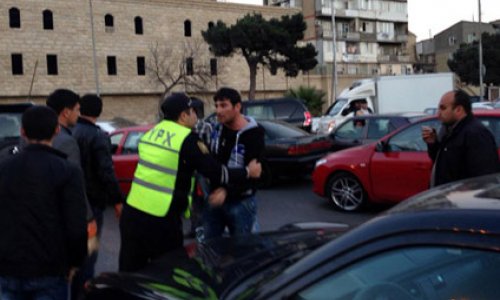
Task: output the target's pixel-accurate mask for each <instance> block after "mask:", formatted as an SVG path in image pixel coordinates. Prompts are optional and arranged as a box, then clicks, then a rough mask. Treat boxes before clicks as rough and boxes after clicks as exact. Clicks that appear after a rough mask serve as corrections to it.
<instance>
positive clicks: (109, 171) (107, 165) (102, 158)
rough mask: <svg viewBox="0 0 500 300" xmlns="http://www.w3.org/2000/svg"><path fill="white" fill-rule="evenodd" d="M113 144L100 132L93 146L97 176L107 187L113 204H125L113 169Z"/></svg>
mask: <svg viewBox="0 0 500 300" xmlns="http://www.w3.org/2000/svg"><path fill="white" fill-rule="evenodd" d="M110 149H111V142H110V140H109V137H108V136H107V135H106V134H104V133H103V132H99V133H98V135H97V137H96V139H95V142H94V144H93V151H92V153H93V155H95V162H96V163H97V166H96V170H97V176H98V177H99V179H100V181H101V182H102V183H104V185H105V187H106V191H105V192H106V193H107V196H108V199H109V200H110V202H111V203H114V204H116V203H121V202H123V195H122V193H121V190H120V185H119V184H118V180H117V179H116V175H115V170H114V168H113V160H112V159H111V150H110Z"/></svg>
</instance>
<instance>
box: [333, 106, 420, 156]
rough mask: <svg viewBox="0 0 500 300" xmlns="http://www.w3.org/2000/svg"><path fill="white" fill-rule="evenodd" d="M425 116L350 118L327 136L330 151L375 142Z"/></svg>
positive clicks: (404, 114) (414, 114)
mask: <svg viewBox="0 0 500 300" xmlns="http://www.w3.org/2000/svg"><path fill="white" fill-rule="evenodd" d="M425 116H426V115H425V114H423V113H393V114H381V115H363V116H357V117H353V118H350V119H348V120H347V121H345V122H344V123H342V124H340V125H339V127H337V128H336V129H335V130H334V131H333V132H332V133H330V134H329V137H330V138H331V139H332V142H333V146H332V150H333V151H338V150H342V149H347V148H351V147H355V146H359V145H363V144H368V143H371V142H374V141H377V140H378V139H380V138H381V137H383V136H385V135H387V134H389V133H391V132H393V131H394V130H396V129H398V128H400V127H403V126H405V125H407V124H409V123H412V122H414V121H416V120H419V119H421V118H423V117H425Z"/></svg>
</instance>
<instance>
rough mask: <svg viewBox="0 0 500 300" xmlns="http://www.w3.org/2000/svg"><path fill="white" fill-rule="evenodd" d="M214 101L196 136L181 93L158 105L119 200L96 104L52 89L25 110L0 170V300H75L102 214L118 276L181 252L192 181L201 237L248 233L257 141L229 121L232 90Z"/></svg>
mask: <svg viewBox="0 0 500 300" xmlns="http://www.w3.org/2000/svg"><path fill="white" fill-rule="evenodd" d="M214 101H215V104H216V105H215V106H216V111H217V116H218V119H219V121H220V122H221V124H220V126H217V127H216V128H215V129H214V130H213V131H212V130H209V131H207V130H205V129H203V128H204V126H203V125H204V124H203V123H202V122H200V121H199V120H198V115H197V113H196V111H195V107H196V105H195V104H194V101H193V99H191V98H190V97H188V96H187V95H186V94H184V93H174V94H171V95H169V96H168V97H166V98H165V99H164V101H163V105H162V106H161V110H162V113H163V115H164V120H161V121H160V122H159V123H158V124H156V126H155V127H154V128H153V129H151V130H150V131H148V132H147V133H145V134H144V136H143V137H142V138H141V140H140V142H139V163H138V166H137V170H136V172H135V176H134V180H133V183H132V187H131V190H130V193H129V195H128V196H127V197H124V195H122V194H121V192H120V188H119V185H118V181H117V179H116V177H115V173H114V169H113V163H112V159H111V144H110V140H109V137H108V136H107V134H106V133H105V132H103V131H102V130H101V129H100V128H99V126H97V125H96V121H97V118H98V117H99V116H100V114H101V112H102V106H103V103H102V100H101V98H99V97H98V96H97V95H93V94H87V95H84V96H83V97H80V96H79V95H77V94H76V93H74V92H73V91H70V90H66V89H59V90H56V91H54V92H53V93H52V94H50V95H49V97H48V98H47V100H46V106H42V105H35V106H33V107H31V108H28V109H27V110H26V111H25V112H24V114H23V116H22V121H21V123H22V124H21V136H22V140H21V142H20V144H19V145H17V147H16V149H20V151H15V152H13V153H12V155H10V157H8V158H6V159H5V160H3V161H2V162H0V207H1V208H0V226H1V228H0V298H1V299H81V298H82V297H83V287H84V283H85V282H86V281H87V280H88V279H90V278H92V277H93V276H94V266H95V263H96V260H97V253H98V251H97V249H98V247H97V245H98V242H97V241H98V239H99V237H100V235H101V231H102V227H103V211H104V209H105V208H106V206H107V205H110V204H112V205H114V206H115V210H116V213H117V216H118V217H119V218H120V232H121V245H120V246H121V247H120V257H119V263H120V266H119V268H120V270H123V271H137V270H139V269H141V268H142V267H144V266H145V265H146V264H148V263H149V262H150V261H151V260H153V259H155V258H157V257H159V256H161V255H163V254H165V253H166V252H168V251H170V250H174V249H177V248H179V247H182V246H183V232H182V217H189V214H190V211H191V207H192V197H193V195H194V193H193V191H194V187H195V185H194V182H195V181H194V177H195V175H196V176H198V178H200V180H199V184H200V185H201V184H202V183H203V184H202V185H203V186H204V190H205V191H206V192H207V194H206V195H205V196H202V197H201V198H198V201H203V202H206V203H205V204H206V205H205V204H204V205H199V207H203V210H202V212H201V213H200V216H199V218H200V220H199V226H200V227H201V228H204V231H205V232H206V235H207V236H208V237H216V236H221V235H222V234H223V232H224V230H225V228H226V227H227V229H228V231H229V233H230V234H232V235H237V234H248V233H250V232H251V230H252V228H253V225H254V223H255V220H256V204H255V193H256V186H257V179H258V178H259V177H260V174H261V171H262V168H261V165H260V163H259V160H260V159H261V158H262V155H263V150H264V132H263V129H262V128H261V127H260V126H258V125H257V123H256V122H255V120H253V119H252V118H249V117H246V116H243V115H242V114H241V112H240V111H241V96H240V94H239V93H238V92H237V91H236V90H234V89H231V88H222V89H220V90H219V91H218V92H217V94H216V96H215V97H214ZM200 125H201V126H200ZM207 132H209V134H208V136H207ZM212 133H213V134H212ZM200 137H203V140H202V139H201V138H200ZM212 143H213V145H207V144H212ZM209 148H213V149H215V150H214V151H215V152H212V153H211V152H210V151H209ZM201 178H203V179H201ZM199 199H202V200H199ZM219 218H220V219H219Z"/></svg>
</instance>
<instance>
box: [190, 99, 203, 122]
mask: <svg viewBox="0 0 500 300" xmlns="http://www.w3.org/2000/svg"><path fill="white" fill-rule="evenodd" d="M191 101H192V106H193V109H194V111H195V112H196V116H198V119H203V117H204V116H205V104H204V103H203V101H202V100H200V99H198V98H196V97H191Z"/></svg>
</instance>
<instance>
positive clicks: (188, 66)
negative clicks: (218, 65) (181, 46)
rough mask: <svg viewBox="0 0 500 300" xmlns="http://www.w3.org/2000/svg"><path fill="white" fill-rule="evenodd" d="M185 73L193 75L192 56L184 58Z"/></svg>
mask: <svg viewBox="0 0 500 300" xmlns="http://www.w3.org/2000/svg"><path fill="white" fill-rule="evenodd" d="M186 75H188V76H191V75H193V58H192V57H188V58H186Z"/></svg>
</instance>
